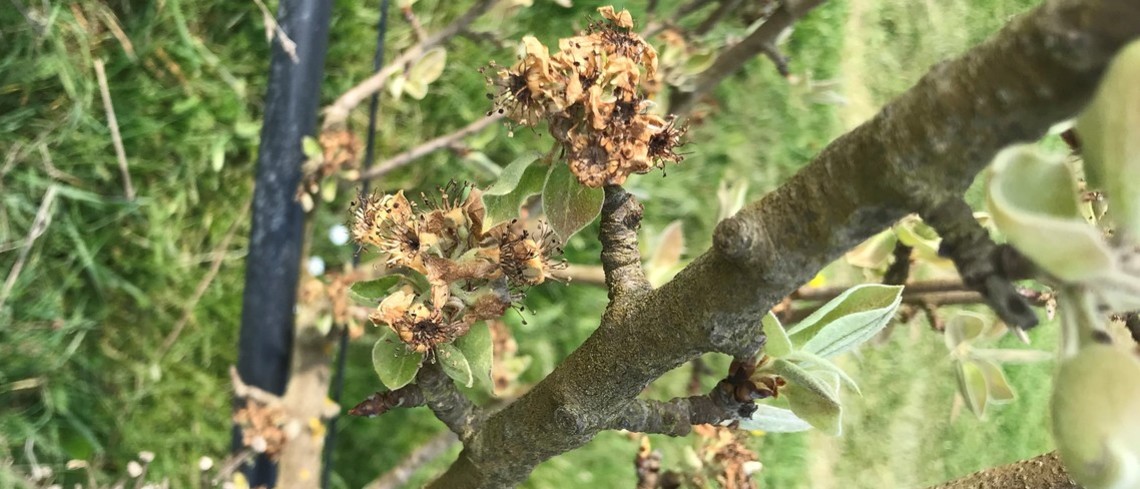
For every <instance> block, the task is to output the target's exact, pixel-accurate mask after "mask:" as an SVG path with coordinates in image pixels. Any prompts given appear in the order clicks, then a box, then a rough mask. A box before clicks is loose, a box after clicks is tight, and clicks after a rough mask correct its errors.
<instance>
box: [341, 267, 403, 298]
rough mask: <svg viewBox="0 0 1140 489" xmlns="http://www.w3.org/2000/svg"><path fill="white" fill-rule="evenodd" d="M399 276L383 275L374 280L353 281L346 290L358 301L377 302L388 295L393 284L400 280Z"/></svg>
mask: <svg viewBox="0 0 1140 489" xmlns="http://www.w3.org/2000/svg"><path fill="white" fill-rule="evenodd" d="M400 278H401V276H400V275H396V274H392V275H385V276H383V277H380V278H378V279H376V280H369V281H367V282H357V283H354V284H352V286H351V287H349V288H348V290H349V291H350V292H352V295H353V297H354V298H355V299H356V300H358V301H361V302H369V303H377V302H379V301H380V299H383V298H384V296H386V295H388V292H389V291H391V290H392V287H393V286H395V285H396V284H397V283H399V282H400Z"/></svg>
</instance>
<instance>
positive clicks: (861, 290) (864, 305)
mask: <svg viewBox="0 0 1140 489" xmlns="http://www.w3.org/2000/svg"><path fill="white" fill-rule="evenodd" d="M901 294H902V286H901V285H880V284H863V285H856V286H854V287H851V288H850V289H847V291H845V292H843V293H842V294H840V295H839V297H836V298H834V299H832V300H830V301H828V302H827V303H826V304H824V305H823V306H822V307H820V308H819V309H817V310H816V311H815V312H813V313H811V315H810V316H808V317H807V318H805V319H804V320H803V321H800V323H799V324H797V325H795V326H794V327H792V328H791V329H789V330H788V336H791V337H793V338H795V337H797V336H798V337H799V338H800V340H799V341H806V340H807V339H810V338H812V337H814V336H815V334H816V333H818V332H819V330H821V329H823V327H824V326H826V325H827V324H829V323H831V322H832V321H835V320H836V319H839V318H840V317H843V316H846V315H848V314H852V313H857V312H863V311H877V310H881V309H884V308H888V307H892V306H891V305H892V304H895V307H897V305H898V304H897V302H898V301H899V298H900V296H901Z"/></svg>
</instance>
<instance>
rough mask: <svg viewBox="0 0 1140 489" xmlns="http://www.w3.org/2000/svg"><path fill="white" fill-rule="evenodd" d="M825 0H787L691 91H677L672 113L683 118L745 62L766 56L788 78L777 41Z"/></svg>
mask: <svg viewBox="0 0 1140 489" xmlns="http://www.w3.org/2000/svg"><path fill="white" fill-rule="evenodd" d="M824 1H826V0H785V1H783V2H781V4H780V7H779V8H777V9H776V11H775V12H773V13H772V15H771V16H770V17H768V20H766V21H764V23H763V24H761V25H760V27H757V28H756V30H754V31H752V33H751V34H749V35H748V37H745V38H744V39H742V40H741V41H740V42H738V43H736V44H734V45H733V46H732V47H730V48H728V49H725V50H724V51H723V52H721V53H720V56H717V58H716V61H714V62H713V64H712V66H710V67H709V68H708V69H707V70H705V71H703V72H701V74H700V77H699V78H697V80H696V83H695V84H694V87H693V90H692V91H687V92H682V91H676V92H673V94H672V95H671V96H670V100H669V112H670V113H672V114H677V115H683V114H686V113H688V112H689V110H691V109H692V108H693V104H695V103H696V102H697V101H698V100H700V98H701V97H703V96H705V94H707V93H709V92H711V91H712V89H713V88H715V87H716V86H717V85H718V84H720V82H721V81H723V80H724V79H725V78H727V77H728V76H729V75H731V74H733V73H736V72H737V71H738V70H740V68H741V67H743V66H744V64H745V63H747V62H748V61H750V60H751V59H752V58H755V57H756V55H757V54H764V55H766V56H768V57H769V58H770V59H772V60H773V61H774V62H775V63H776V68H777V69H778V70H779V71H780V74H781V75H784V76H787V72H788V67H787V59H785V58H784V56H783V55H781V54H780V53H779V51H778V50H777V49H776V39H777V38H779V37H780V33H782V32H784V30H785V29H787V28H789V27H791V26H792V24H794V23H795V22H796V20H799V19H800V18H801V17H803V16H804V15H807V13H808V12H810V11H811V10H812V9H814V8H816V7H818V6H820V5H823V2H824Z"/></svg>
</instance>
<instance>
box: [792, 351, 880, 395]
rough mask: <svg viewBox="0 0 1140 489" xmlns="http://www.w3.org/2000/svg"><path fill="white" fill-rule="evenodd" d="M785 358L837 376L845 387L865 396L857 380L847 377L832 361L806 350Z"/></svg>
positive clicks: (795, 352)
mask: <svg viewBox="0 0 1140 489" xmlns="http://www.w3.org/2000/svg"><path fill="white" fill-rule="evenodd" d="M784 358H785V359H786V360H788V361H791V362H795V363H799V364H803V365H805V366H806V367H815V368H816V369H818V370H822V371H824V372H828V373H831V374H835V376H836V378H838V379H839V380H840V381H841V382H842V383H843V384H844V385H846V386H847V387H849V388H850V389H851V390H853V391H855V393H856V394H859V395H860V396H861V395H863V392H862V391H860V390H859V384H856V383H855V379H852V378H851V376H850V375H847V372H844V371H843V369H841V368H839V365H836V364H835V363H834V362H832V361H831V360H828V359H826V358H823V357H821V356H819V355H816V354H814V353H810V352H808V351H806V350H798V351H794V352H792V354H791V355H788V356H786V357H784ZM809 372H810V370H809Z"/></svg>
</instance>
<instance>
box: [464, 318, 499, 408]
mask: <svg viewBox="0 0 1140 489" xmlns="http://www.w3.org/2000/svg"><path fill="white" fill-rule="evenodd" d="M455 346H456V347H457V348H459V351H461V352H463V356H464V357H466V358H467V363H469V364H470V365H471V374H472V376H474V377H475V383H476V384H479V386H480V387H482V388H484V389H486V390H487V391H488V392H490V391H491V389H492V388H493V387H494V384H493V383H492V382H491V361H492V358H494V353H495V345H494V343H492V342H491V328H490V327H488V326H487V324H486V323H482V322H481V323H478V324H475V325H473V326H471V330H470V331H468V332H467V334H465V335H463V336H461V337H459V339H457V340H455Z"/></svg>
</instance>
